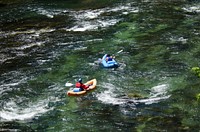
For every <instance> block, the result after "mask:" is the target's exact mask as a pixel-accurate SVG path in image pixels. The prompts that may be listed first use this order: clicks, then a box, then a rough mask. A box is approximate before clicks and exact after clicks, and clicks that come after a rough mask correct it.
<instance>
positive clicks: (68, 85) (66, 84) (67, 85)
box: [65, 82, 74, 87]
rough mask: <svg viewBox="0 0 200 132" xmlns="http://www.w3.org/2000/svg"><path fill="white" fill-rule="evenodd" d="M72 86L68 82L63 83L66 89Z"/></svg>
mask: <svg viewBox="0 0 200 132" xmlns="http://www.w3.org/2000/svg"><path fill="white" fill-rule="evenodd" d="M73 85H74V84H72V83H68V82H67V83H65V86H66V87H71V86H73Z"/></svg>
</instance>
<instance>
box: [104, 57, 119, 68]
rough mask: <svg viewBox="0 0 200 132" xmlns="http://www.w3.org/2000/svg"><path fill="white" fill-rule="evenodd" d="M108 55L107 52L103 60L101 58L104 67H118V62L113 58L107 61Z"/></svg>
mask: <svg viewBox="0 0 200 132" xmlns="http://www.w3.org/2000/svg"><path fill="white" fill-rule="evenodd" d="M106 56H107V54H105V55H104V56H103V57H102V60H101V63H102V65H103V67H106V68H115V67H118V66H119V65H118V63H117V62H116V61H115V60H114V59H112V60H111V61H106Z"/></svg>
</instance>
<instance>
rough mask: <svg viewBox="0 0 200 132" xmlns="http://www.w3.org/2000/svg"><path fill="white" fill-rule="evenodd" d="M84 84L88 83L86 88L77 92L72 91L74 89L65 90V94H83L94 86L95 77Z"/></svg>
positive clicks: (95, 83) (95, 82)
mask: <svg viewBox="0 0 200 132" xmlns="http://www.w3.org/2000/svg"><path fill="white" fill-rule="evenodd" d="M85 85H89V88H88V90H84V91H79V92H74V90H69V91H68V92H67V95H68V96H78V95H83V94H85V93H86V92H87V91H89V90H92V89H95V88H96V85H97V80H96V79H92V80H90V81H88V82H86V83H85Z"/></svg>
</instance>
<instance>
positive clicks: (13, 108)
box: [0, 100, 53, 121]
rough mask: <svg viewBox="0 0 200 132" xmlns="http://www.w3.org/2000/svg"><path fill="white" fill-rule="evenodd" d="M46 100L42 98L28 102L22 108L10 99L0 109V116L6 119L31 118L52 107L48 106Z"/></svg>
mask: <svg viewBox="0 0 200 132" xmlns="http://www.w3.org/2000/svg"><path fill="white" fill-rule="evenodd" d="M48 102H49V101H48V100H42V101H40V102H36V103H29V104H28V106H27V107H26V108H22V107H19V106H17V105H16V103H15V102H14V101H10V102H8V103H6V105H5V106H4V107H3V110H1V111H0V117H1V118H2V119H4V120H6V121H12V120H26V119H31V118H33V117H35V116H36V115H39V114H42V113H45V112H47V111H49V110H52V109H53V108H48Z"/></svg>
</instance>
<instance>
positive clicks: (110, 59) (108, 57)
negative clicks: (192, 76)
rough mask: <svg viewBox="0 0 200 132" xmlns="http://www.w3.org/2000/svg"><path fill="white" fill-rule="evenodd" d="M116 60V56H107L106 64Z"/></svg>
mask: <svg viewBox="0 0 200 132" xmlns="http://www.w3.org/2000/svg"><path fill="white" fill-rule="evenodd" d="M114 58H115V57H114V56H111V55H110V54H107V56H106V62H108V61H112V60H113V59H114Z"/></svg>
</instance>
